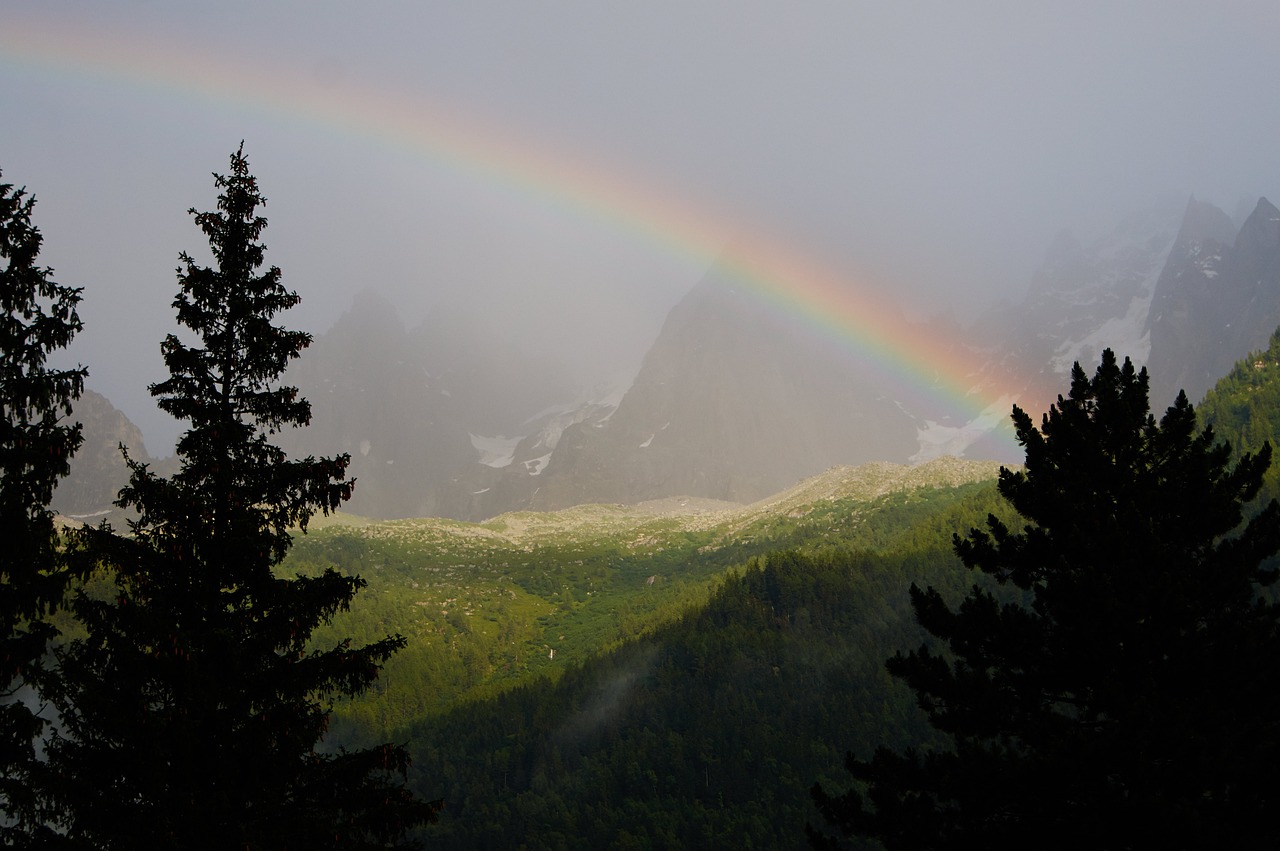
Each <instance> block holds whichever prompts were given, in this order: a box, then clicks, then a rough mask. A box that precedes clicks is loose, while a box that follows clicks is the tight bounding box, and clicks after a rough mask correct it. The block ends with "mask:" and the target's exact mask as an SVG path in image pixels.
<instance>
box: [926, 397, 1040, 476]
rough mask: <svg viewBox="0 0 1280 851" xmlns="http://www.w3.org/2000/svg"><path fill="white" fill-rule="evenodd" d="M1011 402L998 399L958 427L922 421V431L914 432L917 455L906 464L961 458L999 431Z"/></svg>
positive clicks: (1012, 399) (1004, 398)
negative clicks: (981, 441) (943, 458)
mask: <svg viewBox="0 0 1280 851" xmlns="http://www.w3.org/2000/svg"><path fill="white" fill-rule="evenodd" d="M1015 401H1016V397H1014V396H1002V397H1000V400H999V401H998V402H994V403H993V404H991V405H988V406H987V407H985V408H983V409H982V412H981V413H979V414H978V416H976V417H974V418H973V419H972V420H970V421H969V422H967V423H965V424H964V425H962V426H946V425H942V424H941V423H937V422H934V421H933V420H926V421H925V427H924V428H922V429H916V439H917V440H919V442H920V451H918V452H917V453H916V454H914V455H912V456H911V457H910V458H909V459H908V460H909V461H910V462H911V463H912V464H923V463H924V462H926V461H932V460H933V459H935V458H941V457H943V456H945V455H954V456H956V457H962V456H963V455H964V451H965V450H966V449H968V448H969V447H970V446H972V445H973V444H974V443H976V442H977V441H978V440H980V439H981V438H982V437H983V436H985V435H987V434H988V433H990V432H991V431H993V430H994V429H996V428H997V427H999V425H1000V423H1001V422H1003V421H1004V419H1005V418H1006V417H1007V416H1008V415H1009V410H1010V409H1011V408H1012V407H1013V403H1014V402H1015Z"/></svg>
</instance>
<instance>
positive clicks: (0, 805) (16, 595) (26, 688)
mask: <svg viewBox="0 0 1280 851" xmlns="http://www.w3.org/2000/svg"><path fill="white" fill-rule="evenodd" d="M34 205H35V199H34V198H32V197H31V196H30V195H28V194H27V193H26V191H25V190H23V189H15V188H14V187H13V185H12V184H7V183H0V529H3V530H4V540H3V544H4V545H3V546H2V547H0V846H8V845H19V844H23V843H24V842H25V841H27V840H29V839H30V838H31V830H32V829H33V812H32V805H33V799H32V796H31V790H32V772H33V770H34V769H36V768H37V764H36V762H35V757H36V749H35V742H36V739H37V738H38V737H39V736H40V733H41V730H42V728H43V726H44V722H43V720H42V719H41V718H40V717H39V716H38V715H37V713H36V712H35V711H33V709H32V706H33V705H34V695H33V692H32V691H31V686H32V684H33V681H34V680H35V679H37V678H38V675H39V669H40V667H41V661H42V660H43V658H44V656H45V654H46V648H47V644H48V641H49V640H50V639H51V638H52V637H53V635H54V634H55V630H54V629H53V628H52V627H51V626H50V625H49V624H48V623H47V622H45V621H44V620H43V618H44V616H46V615H48V614H49V613H50V612H51V611H52V610H53V609H54V608H55V607H56V606H58V605H59V604H60V603H61V601H62V599H63V596H64V594H65V591H66V585H67V580H68V573H67V570H66V565H65V564H64V563H63V562H62V559H61V558H60V551H59V547H58V535H57V531H56V529H55V526H54V518H53V514H52V513H51V512H50V511H49V509H48V505H49V501H50V499H52V497H53V489H54V486H55V485H56V484H57V481H58V479H59V478H61V477H63V476H65V475H66V474H67V472H68V469H69V467H68V463H69V461H70V458H71V456H72V454H73V453H74V452H75V451H76V449H77V448H78V447H79V445H80V440H81V437H80V426H79V424H78V423H72V422H70V421H69V419H68V416H69V415H70V414H71V404H72V402H73V401H74V400H75V399H77V398H79V396H80V391H81V389H82V387H83V384H84V377H85V370H84V369H83V368H73V369H56V368H52V367H50V366H49V365H48V363H47V358H48V356H49V354H51V353H52V352H54V351H57V350H59V349H62V348H65V347H66V346H67V344H68V343H69V342H70V341H71V338H72V337H73V336H74V335H75V334H76V333H77V332H78V331H79V330H80V328H81V324H80V318H79V316H78V315H77V313H76V306H77V305H78V303H79V301H80V292H81V291H80V290H79V289H74V288H71V287H67V286H63V285H61V284H58V283H55V282H54V281H53V280H52V279H51V277H50V276H51V275H52V271H51V270H50V269H48V268H47V267H42V266H40V265H39V263H38V259H39V255H40V246H41V235H40V231H39V229H37V228H36V227H35V226H34V225H33V224H32V223H31V211H32V208H33V207H34Z"/></svg>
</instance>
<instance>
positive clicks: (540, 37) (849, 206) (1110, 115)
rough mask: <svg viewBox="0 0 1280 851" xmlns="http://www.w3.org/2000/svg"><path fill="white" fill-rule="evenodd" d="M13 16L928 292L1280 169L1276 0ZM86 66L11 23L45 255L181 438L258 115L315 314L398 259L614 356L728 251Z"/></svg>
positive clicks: (443, 291) (269, 184) (104, 353)
mask: <svg viewBox="0 0 1280 851" xmlns="http://www.w3.org/2000/svg"><path fill="white" fill-rule="evenodd" d="M6 20H9V22H10V24H15V23H16V24H20V25H21V27H23V28H28V29H30V30H32V31H38V32H41V33H45V34H53V37H54V39H55V42H56V40H57V38H58V36H59V34H60V33H61V34H66V33H73V32H84V33H89V34H91V35H92V36H93V37H94V38H96V39H98V40H99V41H100V43H101V45H102V46H103V47H104V49H105V48H111V47H113V46H114V47H115V48H118V50H120V51H122V52H124V53H127V54H129V55H131V56H132V57H133V61H135V62H137V63H139V64H142V65H146V63H147V61H148V58H147V56H148V51H154V55H155V57H156V59H155V60H154V61H155V62H156V63H157V65H156V67H155V73H156V74H159V75H162V74H163V71H164V69H163V65H162V62H161V59H160V58H159V57H161V55H162V51H163V50H169V49H178V50H181V49H183V48H184V46H185V47H188V48H189V49H190V50H191V51H193V52H200V53H201V54H202V55H203V54H208V55H212V56H215V57H217V59H218V61H217V62H216V63H213V64H211V66H210V67H211V71H210V73H216V68H217V66H219V65H221V66H222V67H235V66H243V67H254V68H261V69H264V70H263V71H262V74H261V76H260V78H259V79H257V80H256V81H255V85H260V86H262V87H264V88H267V89H269V88H271V87H272V86H276V85H280V86H286V87H287V86H293V85H298V84H299V83H298V81H299V80H302V81H307V83H308V84H309V85H312V86H314V87H315V89H316V90H317V91H319V92H324V91H332V92H334V93H336V94H346V95H350V93H352V92H357V93H358V92H385V93H390V94H394V95H395V96H396V97H397V98H400V99H402V100H403V101H405V102H408V103H421V104H423V105H424V109H430V110H439V111H442V112H456V113H458V114H461V115H464V116H471V117H474V118H475V119H476V120H477V121H478V122H481V123H482V124H484V125H485V126H488V127H492V128H497V130H496V132H497V133H499V134H501V135H503V136H504V137H505V139H506V141H507V142H509V143H511V144H514V145H515V146H516V147H519V146H520V145H522V144H524V143H525V142H527V143H528V144H529V145H531V146H536V147H537V148H538V149H540V150H547V151H554V152H556V154H557V155H558V156H561V157H563V158H565V159H566V160H568V161H570V162H574V161H581V162H583V163H587V164H590V165H591V166H592V167H593V168H594V169H596V170H598V171H601V172H605V173H616V174H618V175H624V176H626V177H627V179H629V180H633V181H636V182H637V183H638V184H641V185H644V186H647V187H650V188H652V189H653V191H655V192H659V193H661V194H662V195H663V196H664V197H670V198H672V199H676V200H677V201H678V203H679V204H680V205H681V206H682V207H687V208H689V209H692V210H696V211H701V213H702V214H703V215H704V216H706V217H707V218H708V219H710V220H712V221H714V222H716V223H718V224H719V226H721V227H722V228H723V230H724V231H725V233H726V235H729V234H731V233H732V232H733V231H734V229H735V228H736V227H742V228H745V229H746V230H748V231H750V230H760V231H763V232H765V233H769V234H771V235H773V236H774V237H776V238H777V239H779V240H780V241H782V242H784V243H786V244H787V245H788V246H790V248H791V250H793V251H795V252H797V253H800V254H802V255H806V256H810V257H813V258H814V259H815V262H817V263H818V264H820V265H825V266H828V267H830V268H832V269H835V270H837V271H838V272H840V273H841V274H842V275H844V276H846V277H847V279H848V280H849V281H850V282H851V285H855V286H885V287H889V288H892V290H893V291H894V292H895V293H896V294H898V295H899V296H901V297H902V298H903V299H904V302H905V303H906V304H907V306H908V307H909V308H910V309H913V310H917V311H923V312H933V311H936V310H942V309H948V308H954V309H956V310H958V311H959V312H960V313H961V315H972V312H973V310H974V309H975V308H974V305H981V304H986V303H988V302H990V301H991V300H992V299H995V298H1001V297H1016V295H1018V294H1019V293H1020V292H1021V290H1022V289H1023V288H1024V287H1025V285H1026V283H1027V280H1028V279H1029V277H1030V274H1031V272H1032V270H1033V269H1034V267H1035V265H1036V263H1037V261H1038V259H1039V257H1040V255H1041V253H1042V252H1043V251H1044V249H1045V248H1046V246H1047V245H1048V242H1049V240H1050V238H1051V237H1052V235H1053V234H1054V233H1055V232H1056V231H1058V230H1059V229H1061V228H1063V227H1066V226H1070V227H1073V228H1076V229H1077V230H1079V231H1082V232H1086V233H1087V232H1089V231H1091V230H1096V229H1101V228H1106V227H1109V226H1110V225H1111V224H1113V223H1114V222H1115V221H1117V220H1118V219H1120V218H1121V217H1122V216H1123V215H1125V214H1126V213H1128V212H1129V211H1131V210H1132V209H1135V208H1138V207H1144V206H1148V205H1149V204H1151V203H1152V202H1153V201H1160V200H1164V199H1169V198H1172V199H1174V200H1175V202H1179V203H1180V202H1181V201H1182V200H1185V198H1186V196H1187V195H1189V194H1191V193H1195V194H1196V195H1197V196H1199V197H1201V198H1203V199H1205V200H1209V201H1213V202H1214V203H1217V204H1219V205H1220V206H1223V207H1224V208H1225V209H1227V210H1228V211H1229V212H1230V211H1233V210H1234V209H1235V207H1236V205H1237V204H1238V203H1239V201H1240V200H1241V199H1242V198H1249V199H1253V198H1256V196H1257V195H1259V194H1271V195H1272V197H1273V199H1274V198H1275V197H1277V196H1280V162H1278V161H1277V159H1276V157H1275V155H1274V151H1276V150H1277V141H1280V113H1278V112H1277V111H1276V110H1275V109H1274V108H1273V106H1272V104H1270V102H1269V88H1270V86H1271V85H1272V83H1273V81H1274V80H1276V79H1280V51H1277V50H1275V49H1274V45H1273V39H1274V37H1275V35H1276V33H1278V32H1280V13H1278V12H1277V11H1276V10H1275V7H1274V4H1272V3H1263V2H1257V3H1253V2H1227V3H1218V2H1215V3H1209V2H1197V3H1190V2H1184V3H1170V2H1134V3H1110V2H1109V3H1071V4H1065V3H1017V4H1015V3H965V4H951V3H902V4H872V3H806V4H783V3H755V2H747V3H743V2H707V3H697V4H688V3H674V2H656V3H655V2H645V3H630V4H596V3H585V2H582V3H569V2H552V3H536V4H531V3H514V2H510V3H433V4H421V3H391V2H370V3H365V4H359V5H355V4H348V3H323V2H320V3H317V2H305V3H304V2H272V3H261V2H244V1H243V0H236V2H223V3H218V4H199V3H154V2H152V3H147V2H134V3H116V4H99V3H90V2H62V0H49V2H45V3H42V4H39V6H38V7H35V6H33V7H32V8H31V9H22V10H17V9H14V8H13V7H12V6H11V7H10V8H8V9H6V10H5V11H0V30H4V29H6V28H8V29H9V30H10V31H11V32H12V31H13V27H12V26H10V27H6V24H5V21H6ZM73 59H74V57H72V56H59V55H50V56H48V57H47V61H46V62H40V61H27V60H16V59H14V58H13V56H12V54H11V52H9V51H8V49H7V47H6V42H4V41H3V39H0V70H2V71H3V76H0V110H2V112H0V114H3V115H4V116H5V121H4V122H3V124H2V125H0V168H3V169H4V177H5V179H6V180H9V181H16V182H18V183H20V184H26V185H27V186H28V187H29V188H30V189H31V190H32V191H33V192H34V193H35V194H36V195H37V197H38V198H39V201H40V203H39V206H38V208H37V223H38V224H39V225H40V226H41V228H42V229H43V230H44V233H45V237H46V248H45V252H44V259H45V262H47V263H48V264H50V265H52V266H54V268H55V270H56V272H57V273H58V277H59V279H60V280H63V281H66V282H68V283H76V284H82V285H84V286H85V288H86V303H85V310H84V316H85V319H86V323H87V329H86V332H85V335H84V339H83V340H82V343H81V345H80V346H79V347H78V349H77V351H76V355H77V357H79V358H80V359H81V360H84V361H85V362H86V363H87V364H88V365H89V367H90V369H91V371H92V373H93V376H92V378H91V384H92V385H93V386H95V387H96V388H97V389H101V390H103V391H104V392H106V393H107V394H108V395H109V396H110V397H111V398H112V399H113V400H114V401H116V402H117V404H119V405H121V406H122V407H124V408H125V409H126V412H127V413H128V414H129V415H130V416H131V417H134V418H135V419H138V420H140V421H144V420H146V421H148V422H147V425H148V426H149V427H150V429H151V433H153V434H155V433H162V432H163V427H162V426H160V425H159V423H160V422H162V421H160V420H155V419H153V418H150V417H149V416H148V415H146V413H145V409H146V408H147V407H148V405H149V403H148V400H147V399H146V394H145V390H144V387H145V384H146V383H148V382H150V381H154V380H157V379H158V378H160V377H161V369H162V368H161V367H160V365H159V357H158V342H159V340H160V338H161V337H162V336H163V334H164V333H166V332H167V331H168V330H170V329H171V328H172V316H171V313H170V310H169V302H170V301H171V299H172V295H173V291H174V289H175V283H174V278H173V274H172V270H173V268H174V267H175V266H176V262H177V253H178V251H180V250H182V249H187V250H190V251H192V252H193V253H196V252H198V251H199V250H200V249H201V248H202V243H201V240H200V235H199V233H198V232H197V231H196V229H195V228H194V227H193V226H192V225H191V223H190V222H189V220H188V218H187V216H186V215H185V213H184V211H185V210H186V209H187V208H188V207H190V206H195V207H197V208H200V209H205V208H208V207H209V206H211V205H212V203H213V187H212V182H211V180H210V178H209V172H211V171H221V170H223V169H224V168H225V166H226V158H227V155H228V153H229V152H230V151H231V149H233V148H234V147H235V145H236V144H238V142H239V141H240V139H242V138H243V139H245V140H246V150H247V152H248V154H249V157H250V161H251V162H252V164H253V168H254V170H255V173H257V174H258V176H259V177H260V178H261V180H262V182H263V186H264V189H265V193H266V195H267V196H268V198H269V199H270V203H269V204H268V207H267V210H266V214H267V216H268V218H269V219H270V222H271V226H270V228H269V229H268V231H267V234H266V242H267V244H268V246H269V252H268V258H269V261H270V262H273V263H276V264H278V265H280V266H281V267H282V268H283V270H284V274H285V282H286V284H287V285H289V286H290V287H292V288H295V289H297V290H298V291H299V292H300V293H301V294H302V296H303V299H304V302H303V307H302V308H300V309H299V311H296V312H295V314H296V315H295V316H294V317H291V318H290V320H289V321H290V324H293V325H301V326H302V327H306V328H308V329H309V330H312V331H315V332H320V331H323V330H324V329H325V328H326V327H328V325H329V324H331V323H332V321H333V320H334V319H335V318H336V316H337V315H338V314H339V313H340V312H341V311H342V310H343V309H344V308H345V306H346V304H347V302H348V301H349V299H350V298H351V296H352V295H353V294H354V293H356V292H358V291H360V290H362V289H364V288H365V287H368V286H373V287H375V288H376V289H379V290H381V291H382V292H383V293H384V294H385V295H386V296H387V297H388V298H389V299H390V300H391V301H393V302H395V303H397V304H399V305H401V306H402V307H403V309H404V312H405V317H406V320H407V321H409V322H414V321H416V320H417V319H420V318H421V317H422V316H423V315H425V313H426V312H427V311H429V310H432V309H434V308H435V307H436V306H438V305H441V304H445V303H452V302H456V301H464V302H468V303H471V304H472V305H473V306H475V307H476V309H478V310H479V311H480V312H482V313H483V314H485V315H487V316H489V317H490V319H491V321H492V331H491V333H494V334H502V335H504V336H506V337H513V336H527V338H528V340H529V345H530V346H531V347H532V346H541V347H548V348H550V349H552V350H553V353H554V354H556V355H558V356H560V357H562V358H566V359H574V358H575V357H576V358H578V359H581V360H589V361H590V364H591V366H592V367H593V368H599V369H600V370H605V369H609V370H614V369H617V368H625V367H626V366H627V365H628V364H632V365H634V362H636V361H637V359H638V357H639V355H640V353H641V352H642V351H643V348H644V346H645V345H646V344H647V342H648V341H649V339H650V338H651V337H652V335H653V334H654V333H656V330H657V328H658V325H659V324H660V322H661V320H662V316H663V314H664V313H665V311H666V309H667V308H668V307H669V306H670V305H671V304H672V303H674V301H675V300H676V299H678V298H679V297H680V296H681V295H682V294H683V293H684V292H685V291H686V290H687V289H688V288H689V287H690V286H691V285H692V284H693V282H694V281H696V280H697V278H698V277H699V276H700V275H701V274H702V272H703V271H704V270H705V266H706V263H707V262H708V257H706V256H702V257H699V256H689V255H683V254H680V253H673V252H672V251H671V250H670V247H669V245H668V244H667V243H665V242H664V241H663V239H662V238H661V236H659V237H658V238H656V239H655V238H654V237H653V235H652V234H649V233H644V232H642V231H641V230H640V229H638V228H637V227H635V225H634V223H626V222H623V223H622V224H619V221H618V220H616V219H611V218H610V217H609V216H608V215H599V214H597V213H594V212H593V211H590V210H587V211H584V210H582V209H578V208H575V207H573V206H572V205H569V206H566V205H564V204H562V203H558V202H557V201H556V200H555V199H554V198H553V197H552V193H548V192H547V191H545V189H535V190H533V191H530V190H529V189H528V188H527V187H525V188H519V187H514V186H512V185H509V182H507V183H504V181H503V180H502V179H501V178H499V179H486V178H485V176H484V174H483V167H481V168H480V169H479V173H477V172H476V171H468V169H466V168H458V167H457V166H456V164H451V163H449V162H447V161H442V160H441V159H439V158H434V159H433V158H432V157H431V156H424V155H422V154H421V153H419V152H415V151H413V150H412V149H406V148H403V147H398V146H396V145H394V144H386V142H385V140H380V139H379V138H378V133H377V132H376V130H374V131H372V132H370V130H369V128H364V132H358V131H359V128H343V127H341V126H340V125H335V124H325V123H323V122H321V123H316V122H313V121H309V120H307V119H306V118H305V117H301V116H298V115H292V114H289V111H288V110H287V109H267V108H263V107H262V106H261V104H255V102H254V99H253V97H251V94H252V93H247V92H246V93H245V96H244V97H243V98H237V97H236V96H235V93H234V92H229V93H225V96H208V95H204V94H200V93H199V92H195V91H190V90H184V89H183V87H182V86H181V85H178V86H175V87H173V88H172V89H165V88H164V87H163V86H161V87H150V86H146V85H139V84H138V83H137V82H136V81H130V80H129V79H127V78H120V77H117V76H112V75H111V74H110V73H105V72H104V73H100V74H99V73H94V70H93V69H92V68H81V67H77V66H75V63H74V61H73ZM659 224H660V223H659ZM706 251H707V252H708V254H710V253H713V252H714V246H713V245H708V246H706ZM582 351H587V352H590V355H589V356H583V355H581V354H579V352H582ZM587 377H589V376H585V375H584V379H585V378H587ZM169 436H171V434H169V435H165V439H167V437H169ZM153 448H160V447H153Z"/></svg>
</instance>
